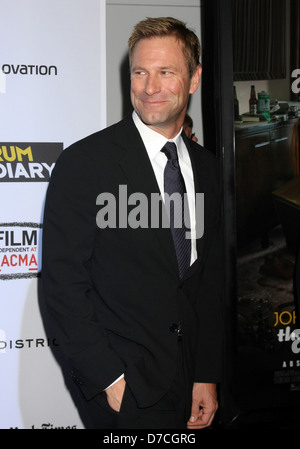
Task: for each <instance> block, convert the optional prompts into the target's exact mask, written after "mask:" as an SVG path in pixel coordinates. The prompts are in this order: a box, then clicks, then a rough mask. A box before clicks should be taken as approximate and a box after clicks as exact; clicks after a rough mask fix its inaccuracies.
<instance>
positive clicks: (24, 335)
mask: <svg viewBox="0 0 300 449" xmlns="http://www.w3.org/2000/svg"><path fill="white" fill-rule="evenodd" d="M0 6H1V17H0V23H1V33H2V36H3V38H2V39H1V42H0V198H1V205H0V309H1V314H0V372H1V382H0V398H1V400H0V428H1V429H11V428H13V429H41V428H45V429H54V428H58V427H59V428H83V425H82V422H81V420H80V416H79V414H78V412H77V410H76V408H75V406H74V404H73V402H72V399H71V396H70V394H69V391H68V389H67V388H66V386H65V383H64V379H63V376H62V373H61V369H60V367H59V365H58V364H57V362H56V360H55V357H54V356H53V354H52V352H53V350H54V349H55V347H56V345H57V342H56V341H55V338H53V337H52V336H51V337H50V336H48V335H47V333H46V331H45V329H44V326H43V321H42V317H41V310H40V305H39V298H38V280H39V277H40V273H41V270H42V267H41V236H42V231H43V205H44V200H45V194H46V191H47V186H48V181H49V179H50V177H51V173H52V170H53V168H54V165H55V162H56V160H57V158H58V157H59V155H60V153H61V152H62V151H63V150H64V149H65V148H66V147H67V146H69V145H70V144H71V143H73V142H75V141H77V140H79V139H80V138H83V137H85V136H86V135H89V134H91V133H93V132H95V131H98V130H99V129H101V128H103V127H105V126H106V86H105V70H106V67H105V65H106V64H105V60H106V58H105V13H106V11H105V1H104V0H100V1H99V0H89V2H85V1H84V0H64V1H63V2H61V1H60V0H52V1H51V2H49V1H47V0H11V1H10V2H6V1H4V0H0Z"/></svg>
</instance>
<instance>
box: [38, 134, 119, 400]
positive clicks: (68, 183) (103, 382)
mask: <svg viewBox="0 0 300 449" xmlns="http://www.w3.org/2000/svg"><path fill="white" fill-rule="evenodd" d="M99 193H100V192H99V181H98V179H97V176H96V168H95V164H94V162H93V160H91V159H90V158H89V157H87V155H86V154H85V152H84V151H82V150H81V147H80V143H77V144H75V145H74V146H73V147H72V148H69V149H66V150H65V151H64V152H63V153H62V155H61V157H60V158H59V160H58V161H57V163H56V166H55V169H54V171H53V174H52V177H51V181H50V184H49V188H48V192H47V198H46V205H45V213H44V224H43V263H42V283H43V292H44V293H43V294H44V298H45V302H46V305H47V308H48V311H49V317H50V320H51V328H52V329H54V333H55V337H56V339H57V340H58V344H59V346H60V347H61V349H62V352H63V353H64V354H65V356H66V358H67V359H68V362H69V365H70V367H71V370H72V371H71V372H72V376H73V377H74V379H76V383H78V384H79V385H80V387H81V389H82V391H83V393H84V394H85V396H86V397H87V398H90V397H92V396H94V395H96V394H97V393H99V392H101V391H102V390H103V389H105V388H106V387H107V386H108V385H109V384H111V383H112V382H113V381H114V380H115V379H116V378H117V377H118V376H120V375H121V374H122V373H123V372H124V371H125V365H124V363H123V361H122V360H120V358H119V357H118V355H117V354H116V353H115V352H114V351H113V350H112V349H111V348H110V347H109V344H108V340H107V337H106V334H105V327H104V325H101V323H99V321H98V320H96V319H95V313H94V304H96V302H97V301H99V295H98V293H97V292H96V291H95V290H94V288H93V285H92V282H91V279H90V276H89V270H88V267H89V263H90V260H91V256H92V254H93V246H94V241H95V239H96V237H97V231H98V229H97V226H96V196H97V194H99ZM104 361H105V362H104Z"/></svg>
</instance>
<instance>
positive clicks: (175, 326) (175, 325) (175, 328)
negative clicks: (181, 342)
mask: <svg viewBox="0 0 300 449" xmlns="http://www.w3.org/2000/svg"><path fill="white" fill-rule="evenodd" d="M169 330H170V331H171V332H178V331H179V326H178V323H173V324H170V326H169Z"/></svg>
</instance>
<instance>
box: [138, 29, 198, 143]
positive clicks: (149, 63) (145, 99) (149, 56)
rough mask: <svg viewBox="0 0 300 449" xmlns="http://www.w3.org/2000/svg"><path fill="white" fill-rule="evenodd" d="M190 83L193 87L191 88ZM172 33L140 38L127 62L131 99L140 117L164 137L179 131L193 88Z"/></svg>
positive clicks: (179, 47)
mask: <svg viewBox="0 0 300 449" xmlns="http://www.w3.org/2000/svg"><path fill="white" fill-rule="evenodd" d="M192 84H193V87H191V86H192ZM194 84H195V83H193V78H192V79H190V78H189V75H188V68H187V65H186V61H185V58H184V55H183V51H182V48H181V43H180V42H179V41H178V40H177V39H176V38H175V37H174V36H166V37H155V38H150V39H143V40H141V41H140V42H139V43H138V44H137V46H136V48H135V50H134V53H133V57H132V64H131V101H132V105H133V107H134V109H135V111H136V112H137V114H138V115H139V117H140V118H141V120H142V121H143V122H144V123H145V124H146V125H147V126H149V127H150V128H152V129H154V130H155V131H157V132H159V133H160V134H163V135H164V136H166V137H167V138H172V137H174V136H175V135H176V134H177V133H178V132H179V130H180V128H181V126H182V124H183V120H184V117H185V113H186V109H187V105H188V100H189V96H190V93H193V92H194V91H195V90H196V88H197V87H198V85H197V87H196V88H195V86H194Z"/></svg>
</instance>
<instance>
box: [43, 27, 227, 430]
mask: <svg viewBox="0 0 300 449" xmlns="http://www.w3.org/2000/svg"><path fill="white" fill-rule="evenodd" d="M129 56H130V70H131V100H132V105H133V108H134V112H133V114H132V115H130V116H128V117H126V118H125V119H124V120H122V121H121V122H119V123H117V124H115V125H113V126H110V127H108V128H107V129H105V130H102V131H100V132H98V133H95V134H93V135H91V136H89V137H87V138H85V139H83V140H81V141H80V142H77V143H75V144H73V145H72V146H71V147H69V148H68V149H66V150H65V151H64V152H63V153H62V155H61V157H60V158H59V160H58V161H57V164H56V166H55V169H54V171H53V174H52V179H51V181H50V185H49V189H48V193H47V200H46V206H45V216H44V230H43V270H42V280H43V288H44V297H45V301H46V304H47V309H48V312H49V317H50V320H51V326H52V329H53V331H54V333H55V335H56V338H57V340H58V342H59V345H60V348H61V350H62V352H63V354H64V356H65V358H66V361H67V363H68V366H69V368H70V373H71V376H72V378H73V380H74V382H75V384H76V385H77V386H78V398H80V400H81V404H83V405H84V407H85V410H86V411H87V413H88V415H89V423H88V424H86V427H91V428H132V429H134V428H144V429H145V428H152V429H154V428H163V429H167V428H186V427H188V428H190V429H194V428H195V429H196V428H204V427H207V426H209V425H210V424H211V422H212V420H213V418H214V415H215V412H216V410H217V394H216V383H217V382H219V381H220V379H221V355H222V318H221V294H222V257H221V250H222V244H221V242H220V232H221V229H220V211H221V208H220V185H219V173H218V172H219V164H218V162H217V160H216V158H215V157H214V156H213V155H212V154H211V153H210V152H208V151H206V150H205V149H204V148H202V147H200V146H199V145H198V144H197V143H195V142H193V141H192V140H189V139H188V138H187V137H186V135H185V134H184V132H183V131H182V125H183V121H184V117H185V114H186V110H187V105H188V101H189V97H190V95H191V94H193V93H194V92H195V91H196V89H197V88H198V86H199V83H200V77H201V66H200V65H199V56H200V44H199V41H198V38H197V37H196V35H195V34H194V33H193V32H192V31H190V30H189V29H187V28H186V26H185V24H183V23H182V22H180V21H178V20H175V19H172V18H157V19H147V20H145V21H142V22H140V23H139V24H137V25H136V27H135V29H134V31H133V33H132V36H131V37H130V39H129ZM168 141H171V142H173V143H175V144H176V147H177V152H178V159H179V167H180V170H179V168H178V163H176V161H175V162H174V163H172V162H171V161H170V162H169V161H168V159H167V157H168V156H166V154H167V153H164V152H162V151H161V149H162V148H163V147H164V145H165V144H166V142H168ZM173 147H174V145H173ZM176 147H175V148H176ZM165 151H166V150H165ZM167 161H168V162H167ZM177 162H178V161H177ZM168 163H169V164H171V165H168ZM167 165H168V166H169V167H171V170H172V169H174V167H175V169H176V173H177V174H178V176H179V177H181V183H182V176H183V179H184V186H185V189H186V190H185V198H186V197H187V198H188V213H187V215H185V218H186V217H188V218H189V224H190V230H189V232H188V231H185V241H184V243H186V241H187V240H188V244H189V247H188V249H187V253H188V259H189V260H188V266H187V267H186V268H185V271H184V273H183V274H182V273H180V272H179V265H178V264H179V262H178V260H179V258H178V257H177V256H176V249H177V243H176V239H175V240H173V238H172V230H171V226H166V225H165V223H166V221H165V218H164V217H166V216H168V215H169V214H170V213H171V212H170V211H171V209H172V208H171V207H169V206H168V207H167V206H164V205H163V201H160V202H159V207H160V208H159V213H158V206H157V202H155V201H154V199H155V198H156V199H157V198H159V197H160V195H161V198H166V197H167V193H166V192H167V187H166V184H168V181H166V180H164V179H165V176H166V171H167V168H166V167H167ZM172 176H173V175H171V178H172ZM164 183H166V184H164ZM171 184H172V180H171ZM201 198H202V199H203V198H204V212H203V207H202V205H203V202H201ZM145 200H146V201H145ZM153 204H154V205H153ZM174 204H175V202H174ZM182 204H185V203H182ZM169 205H170V204H169ZM166 212H167V214H166ZM169 219H170V222H171V221H172V220H173V218H171V216H170V217H169ZM158 222H159V223H158ZM203 228H204V232H203ZM202 234H203V235H202Z"/></svg>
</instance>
